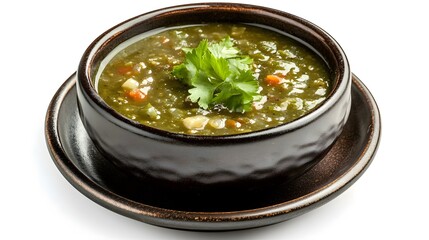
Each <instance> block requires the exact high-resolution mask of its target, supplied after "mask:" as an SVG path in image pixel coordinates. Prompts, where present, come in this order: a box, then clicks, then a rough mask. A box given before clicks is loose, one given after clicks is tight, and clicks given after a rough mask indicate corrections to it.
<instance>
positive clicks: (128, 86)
mask: <svg viewBox="0 0 429 240" xmlns="http://www.w3.org/2000/svg"><path fill="white" fill-rule="evenodd" d="M139 85H140V83H139V82H137V80H135V79H134V78H129V79H128V80H127V81H125V82H124V83H123V84H122V88H123V89H125V90H134V89H137V88H138V87H139Z"/></svg>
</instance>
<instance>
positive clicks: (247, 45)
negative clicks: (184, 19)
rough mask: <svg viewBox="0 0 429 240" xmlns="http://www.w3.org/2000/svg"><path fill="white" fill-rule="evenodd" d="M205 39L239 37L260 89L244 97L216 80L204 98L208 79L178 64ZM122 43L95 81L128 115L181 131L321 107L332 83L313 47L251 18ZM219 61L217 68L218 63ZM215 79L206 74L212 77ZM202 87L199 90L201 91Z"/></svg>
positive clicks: (249, 125) (237, 128)
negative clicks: (202, 80)
mask: <svg viewBox="0 0 429 240" xmlns="http://www.w3.org/2000/svg"><path fill="white" fill-rule="evenodd" d="M204 42H206V43H208V44H209V48H210V47H211V49H213V48H215V47H218V48H219V46H223V45H222V44H233V47H231V48H230V49H236V50H237V51H236V52H238V53H236V54H238V55H237V56H240V58H234V59H238V60H240V63H239V64H242V63H244V62H245V63H246V64H247V65H245V66H244V65H240V66H243V69H246V71H247V70H248V73H249V74H247V77H248V78H249V79H250V80H248V81H247V80H246V83H250V84H251V85H246V86H243V87H241V89H244V91H246V90H247V89H249V88H250V87H248V86H251V88H256V89H254V90H256V91H253V93H252V94H247V92H244V93H243V94H242V96H241V97H240V96H239V94H238V93H236V92H234V91H229V90H228V89H226V88H225V87H223V85H222V86H221V87H217V88H209V89H215V90H213V96H212V97H210V99H211V100H214V101H212V102H207V103H202V98H203V97H199V96H203V95H204V94H205V93H204V91H203V90H204V84H205V83H203V84H200V85H198V83H197V84H194V86H189V85H187V84H184V82H186V81H183V79H180V76H182V75H184V74H177V71H176V70H177V69H179V68H180V66H183V64H184V63H186V62H187V61H188V60H189V59H188V58H190V56H189V54H188V53H189V52H192V51H193V50H195V49H196V48H197V49H199V48H200V46H201V45H202V43H204ZM228 49H229V48H228ZM228 49H227V50H228ZM223 50H225V48H223V49H221V50H220V51H223ZM118 51H119V52H117V53H116V54H115V55H114V56H112V57H111V59H110V58H109V59H108V62H107V63H106V65H105V66H104V67H102V68H100V69H99V74H98V75H99V77H98V79H97V80H96V81H97V90H98V93H99V94H100V96H101V97H102V98H103V99H104V101H105V102H106V103H107V104H108V105H109V106H111V107H112V108H113V109H115V110H116V111H117V112H119V113H120V114H122V115H123V116H125V117H127V118H129V119H132V120H134V121H137V122H139V123H141V124H144V125H147V126H150V127H153V128H157V129H161V130H165V131H169V132H174V133H180V134H194V135H230V134H239V133H246V132H251V131H258V130H262V129H266V128H271V127H275V126H278V125H281V124H284V123H288V122H291V121H293V120H295V119H297V118H299V117H301V116H303V115H305V114H306V113H308V112H310V111H312V110H313V109H315V108H317V106H318V105H320V104H321V102H323V101H324V100H325V99H326V97H327V96H328V94H329V93H330V90H331V80H330V72H329V68H328V67H327V66H326V63H325V62H324V61H323V59H321V58H320V57H319V56H318V55H317V54H316V53H315V52H314V51H312V50H310V49H309V48H307V47H306V46H304V45H302V44H301V43H299V42H297V41H296V40H294V39H292V38H289V37H287V36H285V35H282V34H280V33H277V32H275V31H272V30H268V29H264V28H261V27H257V26H252V25H245V24H223V23H222V24H215V23H213V24H204V25H192V26H183V27H174V28H167V29H163V30H159V31H158V32H157V33H154V34H152V35H149V36H142V37H141V39H139V40H136V41H135V42H134V43H132V44H129V45H128V46H126V47H125V48H123V49H119V50H118ZM214 55H216V54H214ZM220 58H222V57H220ZM221 60H222V61H221V62H222V63H225V62H228V61H224V60H223V59H221ZM234 61H235V60H234ZM230 62H231V61H230ZM234 66H237V65H234ZM213 68H214V69H215V72H217V69H218V68H217V67H213ZM231 68H234V67H231V66H230V67H229V69H230V70H231ZM189 69H190V70H191V71H192V68H189V67H188V70H189ZM229 72H231V71H229ZM238 72H240V73H242V72H244V71H241V70H240V71H238ZM185 75H186V74H185ZM193 77H195V76H193ZM238 78H240V77H238ZM252 79H253V80H254V81H255V82H252V81H253V80H252ZM227 80H228V81H229V78H228V79H227ZM213 81H214V80H213V79H211V78H209V79H207V83H209V82H213ZM234 81H235V80H234ZM215 84H218V82H216V83H213V85H215ZM216 86H220V85H219V84H218V85H216ZM255 86H256V87H255ZM209 87H210V86H209ZM192 89H194V90H192ZM250 90H251V89H250ZM250 90H249V91H250ZM197 91H199V94H200V95H197V97H196V96H195V92H197ZM224 92H227V93H231V94H233V95H234V94H235V95H234V97H233V98H229V100H228V101H229V102H225V103H224V104H223V103H222V102H217V101H216V99H220V98H221V97H220V96H219V95H222V96H223V95H224ZM227 93H225V94H227ZM192 94H194V95H192ZM204 96H205V95H204ZM249 96H250V97H249ZM244 97H247V98H246V99H247V100H243V98H244ZM249 99H250V100H249ZM237 101H241V103H242V104H241V105H240V104H238V103H237ZM235 103H237V104H238V105H234V104H235ZM231 106H232V107H231Z"/></svg>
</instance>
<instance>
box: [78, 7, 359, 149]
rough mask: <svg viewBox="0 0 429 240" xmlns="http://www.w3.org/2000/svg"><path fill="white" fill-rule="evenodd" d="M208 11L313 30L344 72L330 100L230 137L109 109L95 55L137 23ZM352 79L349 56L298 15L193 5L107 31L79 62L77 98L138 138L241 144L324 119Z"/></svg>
mask: <svg viewBox="0 0 429 240" xmlns="http://www.w3.org/2000/svg"><path fill="white" fill-rule="evenodd" d="M207 8H210V10H212V11H220V10H223V9H226V8H229V9H236V11H240V10H239V9H244V10H246V11H252V13H253V14H258V15H262V14H270V15H273V16H278V17H282V18H287V19H289V20H292V21H294V22H296V23H298V24H299V25H302V26H303V27H305V28H308V29H310V30H311V31H312V33H314V34H318V35H320V36H322V37H323V40H324V41H327V42H329V45H330V46H331V48H335V50H336V51H335V53H336V54H334V55H335V56H336V57H338V60H339V61H338V65H339V68H340V69H341V71H335V76H336V79H337V82H336V84H335V85H334V86H333V89H332V90H331V92H330V94H329V95H328V97H327V98H326V99H325V100H324V101H323V102H322V103H321V104H320V105H319V106H318V107H316V108H315V109H312V110H311V111H309V112H307V113H306V114H304V115H303V116H301V117H299V118H297V119H295V120H293V121H290V122H287V123H284V124H280V125H277V126H274V127H270V128H265V129H261V130H257V131H251V132H246V133H238V134H230V135H198V134H182V133H175V132H170V131H166V130H162V129H158V128H154V127H150V126H147V125H144V124H141V123H139V122H137V121H134V120H131V119H129V118H127V117H125V116H123V115H121V114H120V113H118V112H117V111H116V110H114V109H113V108H112V107H110V106H109V105H108V104H107V103H106V102H105V101H104V100H103V99H102V98H101V97H100V96H99V94H98V93H97V91H96V90H95V87H94V85H93V83H92V78H91V75H93V74H91V67H92V61H91V60H93V59H94V57H95V56H96V54H97V53H98V51H99V50H100V49H102V48H103V47H105V46H106V45H108V44H109V43H110V42H111V41H112V39H115V38H116V37H118V36H120V35H121V34H122V33H124V32H125V30H127V29H130V28H132V27H133V26H136V25H137V24H138V23H140V22H142V21H147V20H148V19H151V18H153V17H157V16H160V15H163V14H174V13H175V12H177V11H183V10H186V11H198V10H204V9H207ZM266 26H268V27H270V26H269V25H266ZM154 29H156V28H154ZM148 31H150V30H148ZM142 33H143V32H142ZM128 39H129V38H128ZM104 57H105V56H104ZM94 75H95V74H94ZM351 79H352V74H351V71H350V66H349V62H348V60H347V57H346V54H345V53H344V51H343V49H342V48H341V46H340V45H339V44H338V42H337V41H336V40H335V39H334V38H333V37H332V36H331V35H330V34H329V33H327V32H326V31H325V30H323V29H322V28H320V27H319V26H317V25H315V24H314V23H312V22H310V21H308V20H306V19H303V18H301V17H298V16H296V15H293V14H290V13H288V12H284V11H280V10H277V9H273V8H269V7H264V6H259V5H251V4H241V3H226V2H213V3H191V4H182V5H176V6H170V7H166V8H161V9H157V10H153V11H150V12H146V13H143V14H141V15H138V16H135V17H133V18H130V19H128V20H125V21H123V22H121V23H119V24H117V25H115V26H113V27H111V28H110V29H108V30H106V31H105V32H104V33H102V34H101V35H99V36H98V37H97V38H96V39H95V40H94V41H93V42H92V43H91V44H90V45H89V46H88V48H87V49H86V51H85V52H84V54H83V56H82V58H81V60H80V62H79V65H78V70H77V87H78V89H79V88H80V89H81V91H82V93H83V94H82V96H79V94H78V98H79V97H84V98H86V100H87V101H88V103H89V104H90V105H92V107H93V108H95V109H97V110H98V112H99V113H100V114H101V115H102V116H103V117H105V118H107V119H108V120H109V121H110V122H112V123H113V124H115V125H117V126H119V127H121V128H124V129H127V130H129V131H131V132H133V133H136V134H139V135H148V134H150V135H151V136H152V137H155V138H162V139H165V138H168V139H170V138H173V139H176V140H182V141H187V142H188V141H192V142H194V141H195V142H198V141H201V140H204V141H206V142H207V141H209V142H218V141H219V140H233V141H235V140H237V139H240V140H242V139H248V140H250V139H259V138H264V137H269V136H277V135H280V134H284V133H287V132H291V131H294V130H297V129H300V128H302V127H304V126H306V125H308V124H310V123H312V122H313V121H315V120H316V119H317V118H319V117H320V116H322V115H323V114H324V113H325V112H327V111H328V110H329V109H330V108H332V107H333V106H334V105H335V103H336V102H338V101H339V100H340V99H341V97H342V96H343V95H344V94H345V93H346V90H347V89H350V86H351ZM79 101H80V100H78V103H79ZM100 110H102V111H100Z"/></svg>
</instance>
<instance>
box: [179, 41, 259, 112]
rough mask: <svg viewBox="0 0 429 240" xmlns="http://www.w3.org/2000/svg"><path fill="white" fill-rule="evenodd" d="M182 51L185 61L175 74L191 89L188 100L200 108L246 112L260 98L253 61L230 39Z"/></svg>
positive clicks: (202, 44)
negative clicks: (224, 108)
mask: <svg viewBox="0 0 429 240" xmlns="http://www.w3.org/2000/svg"><path fill="white" fill-rule="evenodd" d="M183 50H184V51H185V53H186V59H185V62H184V63H182V64H180V65H177V66H175V67H174V69H173V72H172V73H173V75H174V76H175V77H176V78H178V79H180V80H182V81H183V82H184V83H185V84H187V85H189V86H191V89H189V91H188V92H189V93H190V95H189V98H190V100H191V101H192V102H194V103H198V105H199V106H200V107H201V108H203V109H208V108H209V107H211V106H214V105H218V104H220V105H223V106H224V107H226V108H228V109H229V110H230V111H233V112H245V111H249V110H251V109H252V108H251V106H252V103H253V101H257V100H259V99H260V98H261V96H260V95H259V93H258V89H259V82H258V81H257V79H256V78H255V77H254V76H253V75H252V72H251V71H250V68H251V63H252V59H250V58H249V57H247V56H246V57H244V56H240V55H238V53H239V50H238V49H237V48H235V47H233V42H232V41H231V39H230V38H229V37H227V38H224V39H223V40H221V41H220V42H219V43H209V42H208V40H202V41H201V42H200V43H199V45H198V46H197V47H196V48H194V49H188V48H184V49H183Z"/></svg>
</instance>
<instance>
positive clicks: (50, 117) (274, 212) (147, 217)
mask: <svg viewBox="0 0 429 240" xmlns="http://www.w3.org/2000/svg"><path fill="white" fill-rule="evenodd" d="M75 85H76V72H75V73H73V74H72V75H71V76H70V77H69V78H68V79H67V80H66V81H65V82H64V83H63V84H62V85H61V87H60V88H59V89H58V90H57V92H56V93H55V95H54V96H53V98H52V100H51V102H50V104H49V106H48V110H47V113H46V117H45V132H44V133H45V141H46V144H47V147H48V151H49V153H50V155H51V158H52V160H53V162H54V163H55V165H56V166H57V168H58V169H59V171H60V172H61V174H62V175H63V176H64V177H65V178H66V179H67V181H68V182H69V183H70V184H72V185H73V186H74V187H75V188H76V189H77V190H78V191H80V192H81V193H82V194H84V195H85V196H86V197H88V198H90V199H91V200H93V201H94V202H96V203H98V204H100V205H102V206H104V207H106V208H108V209H110V210H112V211H114V212H116V213H118V214H121V215H124V216H127V217H130V218H133V219H136V220H139V221H142V222H146V223H149V224H153V225H158V226H163V227H169V228H178V229H188V230H236V229H244V228H253V227H259V226H264V225H269V224H274V223H278V222H281V221H285V220H289V219H291V218H293V217H296V216H299V215H301V214H303V213H305V212H306V211H307V210H308V208H310V209H314V208H317V207H319V206H321V205H323V204H324V203H326V202H328V201H330V200H331V199H333V198H335V197H336V196H338V195H339V194H341V193H342V192H344V191H345V190H346V189H347V188H348V187H350V186H351V185H352V184H353V183H354V182H355V181H356V180H357V179H358V178H359V177H360V176H361V175H362V174H363V173H364V172H365V170H366V169H367V168H368V167H369V165H370V164H371V162H372V160H373V158H374V156H375V154H376V152H377V149H378V146H379V142H380V137H381V117H380V112H379V108H378V106H377V103H376V102H375V99H374V97H373V96H372V94H371V93H370V91H369V90H368V88H367V87H366V86H365V85H364V84H363V83H362V81H361V80H360V79H359V78H358V77H357V76H356V75H355V74H353V75H352V85H353V86H355V87H357V89H358V91H359V93H360V94H362V95H363V96H364V98H365V100H366V103H367V104H366V105H367V107H369V110H370V112H371V118H372V119H371V123H372V124H370V134H369V138H368V141H367V142H366V143H365V148H364V149H363V150H362V152H361V154H360V156H359V157H358V160H357V161H356V162H355V163H354V164H353V165H352V166H351V167H350V168H349V169H348V170H347V171H345V172H344V173H343V174H341V175H340V176H339V177H337V178H336V179H334V180H332V181H330V182H329V183H328V184H327V185H325V186H324V187H323V188H320V189H317V190H315V191H312V192H310V193H308V194H305V195H303V196H300V197H298V198H295V199H292V200H289V201H286V202H282V203H278V204H273V205H269V206H265V207H260V208H254V209H247V210H239V211H229V212H189V211H181V210H174V209H166V208H160V207H155V206H151V205H147V204H144V203H140V202H136V201H133V200H131V199H127V198H125V197H123V196H120V195H118V194H116V193H114V192H112V191H109V190H108V189H105V188H104V187H102V186H101V185H99V184H98V183H96V182H94V181H93V180H91V179H90V178H89V177H87V176H86V175H85V174H84V173H83V172H82V171H81V170H80V169H79V168H78V167H77V166H75V165H74V164H73V162H72V161H71V160H70V159H69V158H68V156H67V154H66V153H65V150H64V148H63V146H62V143H61V139H60V136H59V132H58V116H59V112H60V108H61V106H62V103H63V101H64V99H65V98H66V96H67V94H69V93H70V91H71V90H72V89H73V88H74V87H75Z"/></svg>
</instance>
